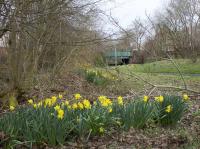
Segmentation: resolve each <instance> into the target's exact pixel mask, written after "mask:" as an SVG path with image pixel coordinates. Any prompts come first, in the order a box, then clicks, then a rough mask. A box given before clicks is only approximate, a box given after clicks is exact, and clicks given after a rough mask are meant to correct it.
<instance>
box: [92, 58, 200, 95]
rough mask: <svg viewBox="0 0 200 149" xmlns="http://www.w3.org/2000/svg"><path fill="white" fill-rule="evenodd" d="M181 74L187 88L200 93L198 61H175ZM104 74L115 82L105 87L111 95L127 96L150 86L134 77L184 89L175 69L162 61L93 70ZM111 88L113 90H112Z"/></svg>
mask: <svg viewBox="0 0 200 149" xmlns="http://www.w3.org/2000/svg"><path fill="white" fill-rule="evenodd" d="M174 61H175V63H176V64H178V65H179V67H180V70H181V72H182V73H183V74H188V75H183V77H184V80H185V82H186V84H187V87H188V88H190V89H193V90H196V91H199V92H200V83H199V82H200V75H189V74H200V59H199V60H198V61H197V62H196V63H192V62H191V60H187V59H186V60H183V59H176V60H174ZM93 70H99V71H101V72H102V73H105V74H112V75H113V76H115V78H117V79H115V80H113V81H112V82H111V83H109V85H108V86H106V89H108V88H109V89H108V90H112V92H113V93H115V92H116V93H119V92H120V93H121V94H127V93H128V92H129V90H130V89H131V90H133V91H135V92H140V91H142V90H144V89H147V88H149V87H150V86H149V85H148V84H147V83H145V82H144V81H141V80H138V79H137V78H136V77H134V75H135V74H136V75H137V76H139V77H140V78H142V79H144V80H146V81H148V82H151V83H152V84H156V85H166V86H177V87H184V83H183V80H182V79H181V76H180V75H179V74H178V71H177V69H176V68H175V66H174V65H173V64H172V62H170V61H167V60H164V61H157V62H153V63H146V64H130V65H124V66H117V67H107V68H93ZM113 88H115V89H114V90H113Z"/></svg>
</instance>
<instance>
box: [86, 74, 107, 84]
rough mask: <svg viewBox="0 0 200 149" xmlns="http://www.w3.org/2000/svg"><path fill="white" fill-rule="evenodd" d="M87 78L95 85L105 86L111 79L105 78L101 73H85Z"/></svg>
mask: <svg viewBox="0 0 200 149" xmlns="http://www.w3.org/2000/svg"><path fill="white" fill-rule="evenodd" d="M84 75H85V78H86V80H87V81H88V82H90V83H94V84H95V85H105V84H106V83H108V82H109V79H108V78H106V77H104V76H103V75H102V73H101V72H99V71H91V70H87V71H85V74H84Z"/></svg>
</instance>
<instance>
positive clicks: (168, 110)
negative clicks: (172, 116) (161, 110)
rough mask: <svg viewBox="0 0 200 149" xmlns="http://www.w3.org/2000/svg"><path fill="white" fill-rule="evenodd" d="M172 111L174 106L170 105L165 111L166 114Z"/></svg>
mask: <svg viewBox="0 0 200 149" xmlns="http://www.w3.org/2000/svg"><path fill="white" fill-rule="evenodd" d="M171 111H172V106H171V105H168V106H167V107H166V109H165V112H167V113H170V112H171Z"/></svg>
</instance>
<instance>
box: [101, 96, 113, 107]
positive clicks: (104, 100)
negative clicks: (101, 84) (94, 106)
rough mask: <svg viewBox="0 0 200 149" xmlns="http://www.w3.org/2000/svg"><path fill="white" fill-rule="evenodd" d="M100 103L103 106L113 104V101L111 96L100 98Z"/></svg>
mask: <svg viewBox="0 0 200 149" xmlns="http://www.w3.org/2000/svg"><path fill="white" fill-rule="evenodd" d="M100 103H101V105H102V106H103V107H108V106H111V105H112V101H111V100H110V99H109V98H106V99H103V100H100Z"/></svg>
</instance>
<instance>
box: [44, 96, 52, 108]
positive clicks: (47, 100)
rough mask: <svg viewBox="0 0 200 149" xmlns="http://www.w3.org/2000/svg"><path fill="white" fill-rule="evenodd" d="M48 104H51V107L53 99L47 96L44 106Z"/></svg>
mask: <svg viewBox="0 0 200 149" xmlns="http://www.w3.org/2000/svg"><path fill="white" fill-rule="evenodd" d="M46 106H49V107H51V106H52V100H51V98H46V99H45V101H44V107H46Z"/></svg>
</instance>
